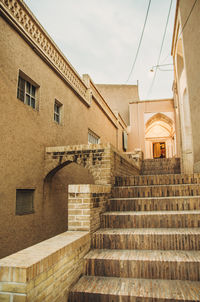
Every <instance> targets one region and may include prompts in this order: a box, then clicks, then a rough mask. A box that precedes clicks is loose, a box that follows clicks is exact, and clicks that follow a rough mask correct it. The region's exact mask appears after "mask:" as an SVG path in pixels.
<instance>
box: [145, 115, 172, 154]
mask: <svg viewBox="0 0 200 302" xmlns="http://www.w3.org/2000/svg"><path fill="white" fill-rule="evenodd" d="M175 154H176V144H175V126H174V121H173V120H172V119H171V118H170V117H168V116H167V115H165V114H163V113H156V114H154V115H153V116H151V117H150V118H149V119H148V120H147V122H146V124H145V158H170V157H173V156H175Z"/></svg>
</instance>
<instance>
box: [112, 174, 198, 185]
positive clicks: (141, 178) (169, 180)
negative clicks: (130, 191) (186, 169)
mask: <svg viewBox="0 0 200 302" xmlns="http://www.w3.org/2000/svg"><path fill="white" fill-rule="evenodd" d="M199 183H200V174H198V173H195V174H165V175H134V176H129V177H120V176H116V177H115V185H116V186H148V185H178V184H199Z"/></svg>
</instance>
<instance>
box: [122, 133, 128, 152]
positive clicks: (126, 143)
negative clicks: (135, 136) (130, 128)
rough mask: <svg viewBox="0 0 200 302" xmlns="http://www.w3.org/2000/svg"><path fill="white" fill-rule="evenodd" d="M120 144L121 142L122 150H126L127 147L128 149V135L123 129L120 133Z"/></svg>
mask: <svg viewBox="0 0 200 302" xmlns="http://www.w3.org/2000/svg"><path fill="white" fill-rule="evenodd" d="M122 144H123V150H124V151H127V149H128V135H127V133H126V131H123V134H122Z"/></svg>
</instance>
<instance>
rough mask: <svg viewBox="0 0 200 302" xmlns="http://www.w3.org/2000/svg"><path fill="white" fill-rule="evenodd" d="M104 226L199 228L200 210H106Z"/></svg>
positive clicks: (103, 216)
mask: <svg viewBox="0 0 200 302" xmlns="http://www.w3.org/2000/svg"><path fill="white" fill-rule="evenodd" d="M101 227H102V228H187V227H188V228H198V227H200V211H145V212H143V211H141V212H131V211H129V212H105V213H103V214H102V221H101Z"/></svg>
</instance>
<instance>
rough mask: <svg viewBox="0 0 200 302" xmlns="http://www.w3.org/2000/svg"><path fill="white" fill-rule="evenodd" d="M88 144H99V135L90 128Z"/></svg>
mask: <svg viewBox="0 0 200 302" xmlns="http://www.w3.org/2000/svg"><path fill="white" fill-rule="evenodd" d="M88 144H100V137H99V136H98V135H96V134H95V133H94V132H93V131H91V130H90V129H89V130H88Z"/></svg>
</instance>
